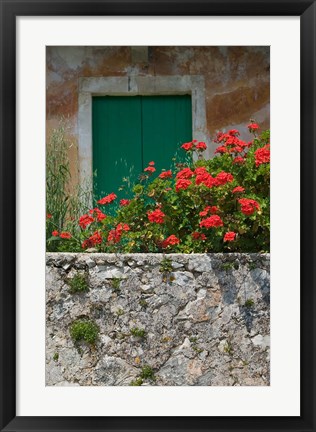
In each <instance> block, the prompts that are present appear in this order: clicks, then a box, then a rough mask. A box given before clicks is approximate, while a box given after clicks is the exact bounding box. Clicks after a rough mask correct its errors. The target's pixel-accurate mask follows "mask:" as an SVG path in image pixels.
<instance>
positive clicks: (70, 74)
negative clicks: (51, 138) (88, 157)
mask: <svg viewBox="0 0 316 432" xmlns="http://www.w3.org/2000/svg"><path fill="white" fill-rule="evenodd" d="M158 75H162V76H166V75H168V76H169V75H202V76H203V77H204V80H205V95H206V117H207V128H208V131H209V133H210V135H211V136H212V137H214V135H215V132H216V131H218V130H224V129H228V128H232V127H234V128H235V127H236V128H243V127H244V126H245V125H246V124H247V122H248V121H249V119H250V117H254V118H255V119H256V121H258V122H259V123H260V124H261V126H262V127H263V128H268V127H269V108H270V107H269V103H270V53H269V47H238V46H232V47H148V53H145V56H144V55H143V52H142V51H140V52H138V51H137V49H135V48H131V47H48V48H47V82H46V84H47V126H48V127H47V134H48V135H49V133H50V130H51V129H52V128H53V127H56V126H57V125H58V120H59V119H60V117H61V116H65V117H66V118H69V125H70V128H69V137H70V138H71V140H72V142H73V144H74V145H73V147H72V149H71V160H72V174H73V179H74V181H77V179H78V172H77V154H78V152H77V144H78V117H77V113H78V82H79V78H82V77H107V76H117V77H122V76H130V77H133V76H158ZM244 138H245V139H247V138H248V137H247V135H244Z"/></svg>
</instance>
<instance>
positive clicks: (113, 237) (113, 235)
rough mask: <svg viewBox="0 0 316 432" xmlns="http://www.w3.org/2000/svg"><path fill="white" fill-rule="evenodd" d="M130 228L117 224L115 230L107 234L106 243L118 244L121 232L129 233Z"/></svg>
mask: <svg viewBox="0 0 316 432" xmlns="http://www.w3.org/2000/svg"><path fill="white" fill-rule="evenodd" d="M129 230H130V227H129V226H128V225H127V224H125V223H119V224H118V225H117V227H116V228H114V229H112V230H111V231H110V232H109V234H108V241H109V242H113V243H118V242H119V241H120V240H121V237H122V234H123V231H129Z"/></svg>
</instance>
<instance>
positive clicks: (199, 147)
mask: <svg viewBox="0 0 316 432" xmlns="http://www.w3.org/2000/svg"><path fill="white" fill-rule="evenodd" d="M195 148H196V150H199V151H204V150H206V149H207V145H206V144H205V142H203V141H200V142H199V143H197V145H196V146H195Z"/></svg>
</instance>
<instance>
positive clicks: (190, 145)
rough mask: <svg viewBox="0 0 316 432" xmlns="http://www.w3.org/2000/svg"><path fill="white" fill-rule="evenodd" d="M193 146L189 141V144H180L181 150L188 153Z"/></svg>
mask: <svg viewBox="0 0 316 432" xmlns="http://www.w3.org/2000/svg"><path fill="white" fill-rule="evenodd" d="M193 146H194V144H193V142H192V141H191V142H187V143H184V144H182V146H181V148H183V149H184V150H185V151H189V150H192V148H193Z"/></svg>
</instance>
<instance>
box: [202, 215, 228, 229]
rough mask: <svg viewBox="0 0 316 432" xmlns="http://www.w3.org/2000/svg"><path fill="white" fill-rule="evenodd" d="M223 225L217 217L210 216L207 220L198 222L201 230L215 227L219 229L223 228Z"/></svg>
mask: <svg viewBox="0 0 316 432" xmlns="http://www.w3.org/2000/svg"><path fill="white" fill-rule="evenodd" d="M223 225H224V224H223V221H222V219H221V218H220V217H219V216H217V215H213V216H210V217H208V218H207V219H203V220H202V221H201V222H200V227H201V228H203V227H205V228H215V227H220V226H223Z"/></svg>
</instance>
